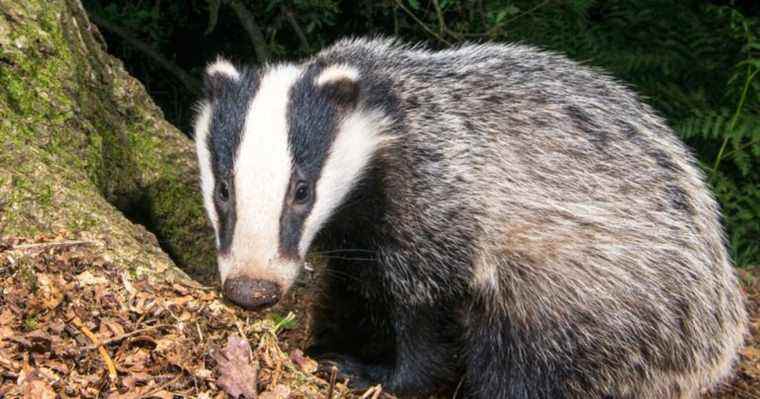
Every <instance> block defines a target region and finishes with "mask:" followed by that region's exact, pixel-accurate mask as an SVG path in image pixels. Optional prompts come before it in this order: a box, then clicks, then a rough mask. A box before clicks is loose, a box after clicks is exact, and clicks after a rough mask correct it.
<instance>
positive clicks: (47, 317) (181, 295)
mask: <svg viewBox="0 0 760 399" xmlns="http://www.w3.org/2000/svg"><path fill="white" fill-rule="evenodd" d="M88 245H89V243H88V242H86V241H62V240H61V238H60V237H39V238H38V239H35V240H19V239H7V238H6V239H2V240H0V398H3V397H6V398H18V397H26V398H42V399H47V398H55V397H61V398H69V397H84V398H109V399H138V398H162V399H163V398H166V399H170V398H176V397H181V398H185V397H191V398H209V399H210V398H215V399H216V398H224V397H225V396H226V394H230V395H231V396H232V397H236V396H240V397H247V398H253V397H255V396H256V392H258V398H260V399H286V398H327V397H330V396H331V397H332V398H359V397H361V398H364V399H368V398H373V399H377V398H379V397H390V396H389V395H387V394H384V393H381V389H379V387H375V388H372V389H370V390H369V391H363V392H351V391H350V389H349V388H348V387H346V386H345V385H344V384H341V383H330V382H329V381H328V380H329V377H327V376H319V375H317V372H316V369H317V365H316V362H314V361H313V360H311V359H309V358H307V357H305V356H304V355H303V354H302V353H301V351H300V350H299V349H298V348H303V347H305V345H306V344H307V337H308V325H309V319H308V317H309V312H307V311H306V310H307V309H308V308H309V307H310V306H311V304H312V300H313V296H314V294H313V291H312V292H309V291H307V290H305V289H296V290H294V291H292V292H291V293H290V294H289V295H288V297H287V298H286V299H285V300H284V301H283V303H282V304H280V305H278V306H276V307H275V308H273V309H271V310H269V311H267V312H265V313H263V314H256V315H255V316H256V317H257V319H253V318H251V316H252V315H254V314H252V313H250V312H245V311H243V310H240V309H237V308H235V307H231V306H225V305H224V304H223V300H222V299H221V298H220V294H219V293H218V291H217V290H216V289H213V288H207V287H203V286H200V285H197V286H196V285H187V284H178V283H170V282H157V281H150V280H148V279H145V278H141V277H139V276H135V275H134V273H131V272H130V271H124V270H122V269H120V268H117V267H115V266H114V265H113V264H111V263H110V262H109V260H108V259H103V258H101V257H98V256H95V255H92V251H89V250H88ZM740 273H741V276H742V280H743V281H744V282H745V287H746V290H747V296H748V299H749V310H750V313H751V315H752V321H751V324H752V331H751V332H752V337H751V338H750V339H749V342H748V346H747V347H746V348H745V349H744V350H743V351H742V362H741V364H740V365H739V368H738V373H737V377H736V380H735V381H734V382H733V383H732V384H726V385H725V386H724V387H722V390H721V392H720V393H719V394H717V395H715V394H714V395H711V396H709V397H714V398H722V399H729V398H732V399H733V398H741V399H760V330H758V328H759V327H760V279H757V278H754V277H753V274H752V273H751V272H748V271H741V272H740ZM756 275H758V276H760V274H756ZM256 381H257V383H256ZM225 392H226V393H225ZM328 392H332V393H331V394H329V393H328ZM328 395H330V396H328Z"/></svg>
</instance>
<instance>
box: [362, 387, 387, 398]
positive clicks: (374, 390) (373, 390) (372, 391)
mask: <svg viewBox="0 0 760 399" xmlns="http://www.w3.org/2000/svg"><path fill="white" fill-rule="evenodd" d="M381 393H383V387H382V386H380V385H375V386H372V387H370V388H369V389H367V390H366V391H364V393H363V394H362V396H360V397H359V399H377V398H378V397H380V394H381ZM370 395H371V396H370Z"/></svg>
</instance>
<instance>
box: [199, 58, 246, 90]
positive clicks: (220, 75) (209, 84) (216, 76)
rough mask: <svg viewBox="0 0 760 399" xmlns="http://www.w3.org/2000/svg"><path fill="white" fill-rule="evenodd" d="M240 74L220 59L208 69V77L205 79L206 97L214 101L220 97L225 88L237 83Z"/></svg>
mask: <svg viewBox="0 0 760 399" xmlns="http://www.w3.org/2000/svg"><path fill="white" fill-rule="evenodd" d="M239 79H240V72H238V70H237V68H235V66H234V65H233V64H232V63H231V62H229V61H227V60H226V59H224V58H222V57H219V58H217V59H216V61H214V62H212V63H211V64H209V65H208V66H207V67H206V76H205V78H204V79H203V88H204V91H205V94H206V97H207V98H209V99H212V100H213V99H214V98H216V97H219V95H221V93H222V92H223V91H224V89H225V87H227V86H229V85H231V84H233V83H235V82H237V81H238V80H239Z"/></svg>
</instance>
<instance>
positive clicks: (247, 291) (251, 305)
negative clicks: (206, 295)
mask: <svg viewBox="0 0 760 399" xmlns="http://www.w3.org/2000/svg"><path fill="white" fill-rule="evenodd" d="M222 291H223V292H224V296H225V297H227V299H229V300H230V301H232V302H234V303H235V304H237V305H239V306H242V307H244V308H246V309H249V310H254V309H261V308H265V307H269V306H272V305H274V304H275V303H277V301H279V300H280V297H281V296H282V289H280V286H279V285H278V284H277V283H275V282H273V281H269V280H257V279H254V278H251V277H247V276H236V277H230V278H228V279H227V280H225V282H224V287H223V289H222Z"/></svg>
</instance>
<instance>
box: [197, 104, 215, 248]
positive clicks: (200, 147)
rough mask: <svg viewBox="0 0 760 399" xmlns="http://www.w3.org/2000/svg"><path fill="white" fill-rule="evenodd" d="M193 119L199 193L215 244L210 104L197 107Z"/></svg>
mask: <svg viewBox="0 0 760 399" xmlns="http://www.w3.org/2000/svg"><path fill="white" fill-rule="evenodd" d="M197 115H198V116H197V117H196V119H195V136H194V137H195V149H196V154H197V155H198V168H199V169H200V175H201V193H202V194H203V204H204V205H205V207H206V213H208V218H209V219H210V220H211V224H212V226H213V227H214V232H215V234H216V245H217V246H218V245H219V217H218V216H217V214H216V207H214V199H213V198H214V184H215V183H214V173H213V171H212V169H211V152H210V151H209V148H208V135H209V131H210V130H211V105H209V104H208V103H207V102H204V103H202V104H200V106H199V107H198V114H197Z"/></svg>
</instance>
